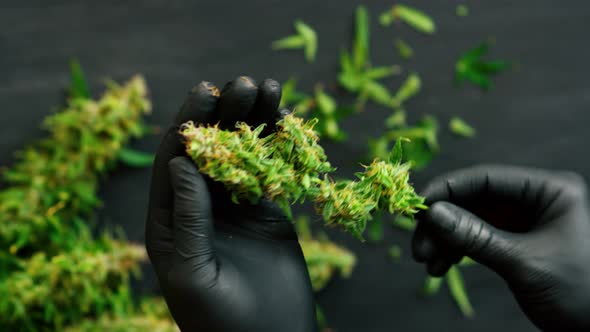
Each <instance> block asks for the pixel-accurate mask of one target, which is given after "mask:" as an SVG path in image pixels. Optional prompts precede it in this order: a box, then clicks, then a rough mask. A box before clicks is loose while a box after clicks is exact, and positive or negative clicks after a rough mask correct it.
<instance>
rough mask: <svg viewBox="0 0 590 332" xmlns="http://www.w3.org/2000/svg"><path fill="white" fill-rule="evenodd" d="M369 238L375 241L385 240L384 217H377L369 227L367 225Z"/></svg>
mask: <svg viewBox="0 0 590 332" xmlns="http://www.w3.org/2000/svg"><path fill="white" fill-rule="evenodd" d="M367 238H368V239H369V241H371V242H373V243H376V242H381V240H383V219H381V218H375V219H373V220H371V222H370V223H369V227H367Z"/></svg>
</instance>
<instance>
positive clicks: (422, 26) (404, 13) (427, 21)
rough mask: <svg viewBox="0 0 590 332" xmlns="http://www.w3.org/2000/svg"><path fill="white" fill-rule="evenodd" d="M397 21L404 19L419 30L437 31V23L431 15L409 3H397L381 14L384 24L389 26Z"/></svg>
mask: <svg viewBox="0 0 590 332" xmlns="http://www.w3.org/2000/svg"><path fill="white" fill-rule="evenodd" d="M397 21H403V22H404V23H406V24H407V25H409V26H411V27H412V28H414V29H416V30H417V31H419V32H422V33H425V34H433V33H434V32H436V24H435V23H434V20H433V19H432V18H431V17H430V16H428V15H427V14H426V13H424V12H423V11H421V10H419V9H416V8H413V7H410V6H407V5H403V4H396V5H394V6H393V7H391V9H390V10H388V11H386V12H384V13H383V14H381V16H379V22H380V23H381V25H382V26H388V25H391V24H392V23H394V22H397Z"/></svg>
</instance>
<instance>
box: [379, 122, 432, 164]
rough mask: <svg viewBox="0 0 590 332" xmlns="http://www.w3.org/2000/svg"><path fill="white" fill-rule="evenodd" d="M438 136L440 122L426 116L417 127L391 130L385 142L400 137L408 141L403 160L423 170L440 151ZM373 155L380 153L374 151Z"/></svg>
mask: <svg viewBox="0 0 590 332" xmlns="http://www.w3.org/2000/svg"><path fill="white" fill-rule="evenodd" d="M437 134H438V122H437V121H436V119H435V118H434V117H432V116H425V117H424V118H423V119H422V120H421V121H420V122H418V124H416V125H415V126H406V127H401V128H394V129H392V130H389V131H388V132H386V133H385V135H384V137H383V140H385V142H391V141H392V140H394V139H397V138H400V137H403V138H405V139H408V141H404V142H403V152H404V153H403V156H404V158H403V159H404V160H406V161H408V162H410V163H411V164H412V167H413V168H415V169H421V168H423V167H425V166H426V165H427V164H428V163H429V162H430V161H431V160H432V158H433V157H434V155H435V154H436V153H437V152H438V150H439V146H438V138H437ZM387 144H389V143H387ZM373 153H374V154H375V153H378V151H375V150H373ZM375 156H378V154H375Z"/></svg>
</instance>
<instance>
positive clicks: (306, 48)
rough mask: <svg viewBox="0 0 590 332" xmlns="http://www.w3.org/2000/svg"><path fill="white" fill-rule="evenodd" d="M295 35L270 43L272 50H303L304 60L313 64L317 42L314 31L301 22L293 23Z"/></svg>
mask: <svg viewBox="0 0 590 332" xmlns="http://www.w3.org/2000/svg"><path fill="white" fill-rule="evenodd" d="M294 26H295V30H296V31H297V34H296V35H291V36H288V37H285V38H282V39H279V40H277V41H274V42H273V43H272V48H273V49H274V50H283V49H300V48H302V49H303V52H304V55H305V60H307V61H308V62H313V61H314V60H315V56H316V53H317V47H318V40H317V34H316V33H315V31H314V30H313V29H312V28H311V27H310V26H309V25H307V24H305V23H304V22H303V21H301V20H297V21H295V23H294Z"/></svg>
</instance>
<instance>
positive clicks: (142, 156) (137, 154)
mask: <svg viewBox="0 0 590 332" xmlns="http://www.w3.org/2000/svg"><path fill="white" fill-rule="evenodd" d="M154 158H155V156H154V154H153V153H147V152H143V151H139V150H134V149H131V148H121V150H119V154H118V155H117V159H119V161H120V162H122V163H124V164H125V165H127V166H131V167H149V166H151V165H152V164H153V163H154Z"/></svg>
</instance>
